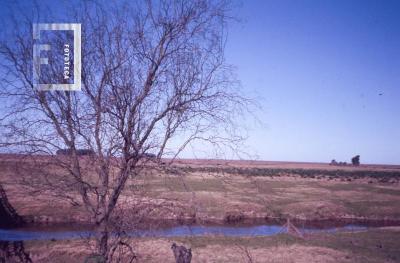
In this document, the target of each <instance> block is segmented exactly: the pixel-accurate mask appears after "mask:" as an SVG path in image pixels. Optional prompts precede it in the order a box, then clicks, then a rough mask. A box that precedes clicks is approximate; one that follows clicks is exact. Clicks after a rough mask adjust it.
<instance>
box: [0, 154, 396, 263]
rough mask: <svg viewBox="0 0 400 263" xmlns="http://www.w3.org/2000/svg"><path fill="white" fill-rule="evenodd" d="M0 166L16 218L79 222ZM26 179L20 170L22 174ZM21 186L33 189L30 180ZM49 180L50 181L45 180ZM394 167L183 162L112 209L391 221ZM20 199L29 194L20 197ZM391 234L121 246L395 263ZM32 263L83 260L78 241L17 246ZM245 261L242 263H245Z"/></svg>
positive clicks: (198, 258) (211, 257)
mask: <svg viewBox="0 0 400 263" xmlns="http://www.w3.org/2000/svg"><path fill="white" fill-rule="evenodd" d="M24 165H26V164H24V163H18V162H16V161H15V160H13V159H12V158H3V157H2V158H0V167H1V168H2V169H0V182H1V183H2V185H3V187H4V189H6V192H7V195H8V198H9V201H10V203H11V204H12V205H13V206H14V207H15V208H16V210H17V211H18V213H19V214H21V215H23V216H25V217H26V218H32V219H34V221H36V222H47V223H53V222H87V221H89V220H90V219H89V218H88V217H87V215H86V213H85V212H84V210H83V208H82V207H80V206H72V205H71V204H70V203H68V202H66V201H64V200H61V199H59V198H56V197H55V196H54V193H52V192H51V191H38V192H36V193H32V191H34V190H35V189H32V188H29V187H28V188H27V187H26V186H25V187H24V184H21V180H20V179H21V177H20V174H19V173H15V170H14V169H13V167H15V166H24ZM26 170H27V171H29V167H28V169H26ZM24 179H25V180H26V179H28V180H38V178H35V175H34V174H29V173H28V174H25V175H24ZM51 179H52V180H58V179H59V178H51ZM399 180H400V167H398V166H379V165H378V166H377V165H372V166H371V165H370V166H360V167H350V166H349V167H333V166H329V165H326V164H306V163H275V162H247V163H246V162H243V161H240V162H239V161H238V162H223V163H221V161H193V160H192V161H188V160H186V161H183V160H179V161H178V162H177V163H176V164H175V166H173V167H170V168H168V169H165V170H163V171H157V170H155V169H153V168H151V167H150V168H149V169H147V170H146V171H145V172H144V173H142V174H141V175H140V176H139V177H137V178H134V179H131V180H129V181H128V184H127V186H126V188H125V191H124V194H123V196H122V197H121V200H120V201H121V202H120V206H119V207H118V209H120V210H121V211H123V213H124V215H125V216H126V217H127V220H131V219H130V218H129V217H130V216H133V215H135V216H137V215H141V216H142V217H143V218H152V219H155V220H166V219H172V220H177V221H178V222H179V221H180V220H195V221H196V222H197V223H204V222H219V223H223V222H225V223H226V222H227V221H246V220H247V219H256V218H258V219H260V218H261V219H264V218H273V219H286V218H288V217H290V218H297V219H304V220H331V221H336V220H341V219H358V220H378V221H381V220H394V221H397V222H399V221H400V206H399V203H400V183H399ZM27 190H29V191H27ZM399 240H400V228H399V227H389V228H376V229H371V230H368V231H363V232H352V233H350V232H347V233H345V232H343V233H336V234H322V233H320V234H313V235H311V236H308V237H307V238H306V239H305V240H303V239H299V238H295V237H292V236H289V235H287V234H280V235H277V236H270V237H252V238H246V237H241V238H230V237H222V236H205V237H186V238H171V239H167V238H157V239H156V238H140V239H134V240H130V241H131V242H132V243H133V245H134V247H135V250H136V252H137V254H138V257H139V262H166V263H168V262H174V260H173V255H172V252H171V249H170V246H171V243H172V242H177V243H179V244H184V245H186V246H189V247H192V250H193V262H276V263H278V262H279V263H291V262H300V263H302V262H304V263H305V262H321V263H326V262H328V263H329V262H360V263H361V262H371V263H372V262H390V263H392V262H399V261H400V249H399V247H400V243H399ZM24 246H25V250H26V251H28V252H29V254H30V256H31V258H32V259H33V262H49V259H51V262H83V260H84V259H85V257H86V256H87V255H89V254H90V250H88V246H87V243H85V241H83V240H64V241H29V242H24ZM250 258H251V260H252V261H250Z"/></svg>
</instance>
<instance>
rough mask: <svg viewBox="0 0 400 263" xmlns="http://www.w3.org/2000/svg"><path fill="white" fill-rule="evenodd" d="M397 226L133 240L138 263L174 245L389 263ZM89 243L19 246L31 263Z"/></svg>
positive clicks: (69, 255)
mask: <svg viewBox="0 0 400 263" xmlns="http://www.w3.org/2000/svg"><path fill="white" fill-rule="evenodd" d="M399 237H400V228H399V227H386V228H377V229H372V230H368V231H355V232H354V231H353V232H340V233H334V234H324V233H318V234H312V235H309V236H307V238H306V239H300V238H296V237H293V236H289V235H287V234H279V235H277V236H266V237H223V236H205V237H185V238H136V239H131V240H130V242H131V243H132V245H133V246H134V249H135V253H136V254H137V257H138V260H139V262H165V263H173V262H174V258H173V254H172V251H171V249H170V247H171V244H172V243H173V242H176V243H178V244H184V245H185V246H187V247H191V248H192V252H193V261H192V262H194V263H195V262H218V263H224V262H249V258H251V259H252V262H265V263H278V262H285V263H292V262H293V263H294V262H296V263H309V262H310V263H311V262H312V263H317V262H319V263H322V262H323V263H333V262H335V263H350V262H351V263H358V262H359V263H361V262H362V263H376V262H387V263H395V262H398V261H399V260H400V249H399ZM88 244H90V241H88V240H62V241H27V242H24V244H23V247H24V250H25V252H26V253H28V254H29V256H30V258H31V259H32V260H33V262H39V263H45V262H50V261H49V259H51V262H54V263H58V262H60V263H61V262H83V261H84V259H85V258H86V257H87V256H88V255H90V253H91V251H90V249H89V248H90V246H88Z"/></svg>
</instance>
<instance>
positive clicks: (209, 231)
mask: <svg viewBox="0 0 400 263" xmlns="http://www.w3.org/2000/svg"><path fill="white" fill-rule="evenodd" d="M296 227H297V228H298V230H299V231H300V232H302V233H316V232H326V233H332V232H338V231H358V230H365V229H368V228H371V227H374V226H368V225H363V224H345V225H341V226H328V227H324V226H319V227H315V226H304V225H303V226H302V225H296ZM88 229H89V228H86V229H76V228H75V229H73V228H71V227H69V229H68V227H67V228H65V227H64V228H59V229H54V228H51V227H50V228H49V227H41V228H18V229H0V240H4V241H26V240H62V239H73V238H87V237H91V236H93V235H95V232H94V231H92V230H88ZM282 232H285V228H283V227H282V225H278V224H261V225H245V226H240V225H236V226H230V225H208V226H207V225H180V226H170V227H164V228H159V229H142V230H135V231H128V232H127V233H126V234H127V235H128V236H131V237H183V236H205V235H221V236H271V235H276V234H279V233H282Z"/></svg>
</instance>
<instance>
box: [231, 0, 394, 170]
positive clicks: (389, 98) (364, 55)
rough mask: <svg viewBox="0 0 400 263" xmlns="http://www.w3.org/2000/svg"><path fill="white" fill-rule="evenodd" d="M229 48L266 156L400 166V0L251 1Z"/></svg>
mask: <svg viewBox="0 0 400 263" xmlns="http://www.w3.org/2000/svg"><path fill="white" fill-rule="evenodd" d="M237 13H238V15H239V17H240V18H241V19H242V22H241V23H236V24H234V25H233V27H231V29H230V32H229V39H228V44H227V50H226V55H227V59H228V61H229V62H230V63H232V64H234V65H235V66H236V67H237V73H238V77H239V79H240V80H241V81H242V85H243V88H244V89H245V90H246V92H248V93H249V94H251V95H252V96H256V97H262V98H263V99H262V101H261V104H262V106H263V111H262V112H260V113H258V118H259V119H260V120H261V121H262V122H263V123H264V125H263V126H260V125H253V124H252V123H251V124H250V126H251V127H253V128H252V129H251V130H250V132H249V135H250V138H249V142H248V144H249V147H250V149H252V150H254V151H255V152H256V153H257V154H258V155H259V158H260V159H264V160H283V161H317V162H318V161H320V162H329V161H330V160H331V159H333V158H335V159H336V160H337V161H347V162H349V161H350V158H351V157H352V156H353V155H356V154H360V155H361V161H362V162H364V163H388V164H400V122H399V117H398V115H399V113H400V87H399V84H400V17H399V15H398V14H399V13H400V1H338V0H335V1H327V0H324V1H322V0H313V1H311V0H303V1H293V0H290V1H289V0H270V1H243V2H242V3H241V5H240V8H239V9H238V11H237Z"/></svg>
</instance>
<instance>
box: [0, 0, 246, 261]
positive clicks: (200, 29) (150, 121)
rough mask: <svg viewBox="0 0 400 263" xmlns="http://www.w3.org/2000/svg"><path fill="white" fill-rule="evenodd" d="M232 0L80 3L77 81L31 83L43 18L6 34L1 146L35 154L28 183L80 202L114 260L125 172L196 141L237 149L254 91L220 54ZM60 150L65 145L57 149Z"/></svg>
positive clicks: (47, 75) (49, 77) (50, 75)
mask: <svg viewBox="0 0 400 263" xmlns="http://www.w3.org/2000/svg"><path fill="white" fill-rule="evenodd" d="M229 7H230V6H229V3H228V2H226V1H223V0H222V1H209V0H193V1H185V0H182V1H180V0H177V1H163V0H161V1H146V2H145V3H138V4H133V3H124V4H123V3H122V2H113V4H110V5H106V6H105V5H100V4H96V3H91V2H90V3H89V2H85V3H84V4H83V5H82V6H80V7H79V8H78V9H76V10H75V11H76V12H75V13H74V15H75V21H74V22H79V23H81V24H82V72H81V76H82V90H81V91H43V90H38V89H36V88H35V85H34V83H33V81H32V64H33V62H32V48H33V40H32V22H34V21H35V22H37V21H38V20H40V17H39V16H35V17H34V18H33V19H32V18H30V17H27V16H22V15H20V16H19V17H18V22H16V21H15V24H14V25H13V32H12V34H11V35H8V36H7V39H3V40H2V42H1V44H0V54H1V56H2V60H1V66H2V74H3V77H2V78H1V91H0V98H1V100H2V102H1V106H2V108H1V119H0V132H1V135H0V145H1V146H2V147H5V148H6V149H7V150H8V151H12V152H15V153H24V154H25V156H26V154H28V155H29V156H30V158H31V159H29V160H30V162H32V163H31V165H30V166H29V169H30V173H31V174H35V175H36V176H35V177H34V178H33V177H30V178H29V180H27V182H26V183H27V184H29V185H30V186H32V187H33V188H36V189H37V188H38V187H40V189H43V191H48V192H49V193H51V194H53V195H57V196H58V197H62V198H65V199H67V200H69V201H70V202H71V204H73V205H81V206H83V207H84V208H85V210H86V211H87V213H88V215H90V217H91V219H92V220H93V222H94V223H95V224H96V226H97V229H98V230H99V233H100V234H99V237H98V241H97V248H96V249H97V251H98V253H99V254H100V255H101V256H102V257H104V258H105V259H107V260H109V259H110V257H113V253H114V252H115V246H114V245H111V244H110V236H109V231H110V225H111V222H112V220H113V219H115V217H114V215H115V209H116V207H117V204H118V202H119V200H120V197H121V194H122V193H123V190H124V187H125V185H126V182H127V181H128V179H129V180H134V178H135V177H136V176H138V175H139V174H140V173H141V172H142V171H143V169H144V167H145V166H146V165H150V163H151V165H152V166H155V165H159V164H160V163H161V161H160V160H161V158H165V157H169V158H172V160H173V159H174V158H175V157H176V156H178V154H179V153H180V152H181V151H182V150H183V149H185V147H187V146H188V145H190V144H192V143H194V142H195V141H196V140H201V141H203V142H205V143H209V144H210V145H211V146H214V147H217V148H218V147H230V149H233V150H235V147H236V146H237V145H239V143H240V142H241V141H242V140H243V136H242V135H241V133H238V127H239V126H240V123H238V121H240V118H239V117H240V116H242V114H243V113H244V112H245V111H246V110H247V109H248V108H247V107H248V105H249V103H250V101H249V100H248V99H246V98H245V97H244V96H242V95H241V94H240V92H239V90H238V89H237V88H238V83H237V81H236V79H235V76H234V74H233V70H232V67H231V66H230V65H228V64H227V63H226V61H225V58H224V46H225V41H226V25H227V22H228V20H229V19H230V17H229V11H230V10H229ZM38 9H39V8H38ZM41 12H43V11H41ZM41 14H43V13H41ZM9 40H12V41H9ZM55 42H56V43H58V44H60V45H62V44H63V40H62V39H56V41H55ZM47 57H49V67H48V69H47V71H46V72H43V73H42V74H43V76H41V78H42V80H45V81H51V82H50V83H60V82H62V81H63V79H62V76H59V75H57V74H55V73H56V72H59V68H57V66H55V65H54V66H53V64H52V62H54V61H56V59H57V55H56V54H53V53H52V51H49V54H48V55H47ZM54 64H56V63H54ZM238 125H239V126H238ZM60 149H66V150H67V151H68V152H69V153H70V154H67V155H57V156H56V155H54V153H55V152H56V151H57V150H60ZM79 149H87V150H90V151H91V152H93V153H94V154H91V155H90V156H80V154H79ZM149 153H150V154H155V155H156V157H157V158H156V159H154V158H150V157H149V155H148V154H149ZM38 154H42V155H43V154H47V155H51V157H46V158H44V157H41V158H36V159H35V157H37V156H38ZM33 160H36V161H35V163H33V162H34V161H33ZM39 177H40V179H39ZM118 244H122V245H124V246H125V243H120V241H118Z"/></svg>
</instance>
